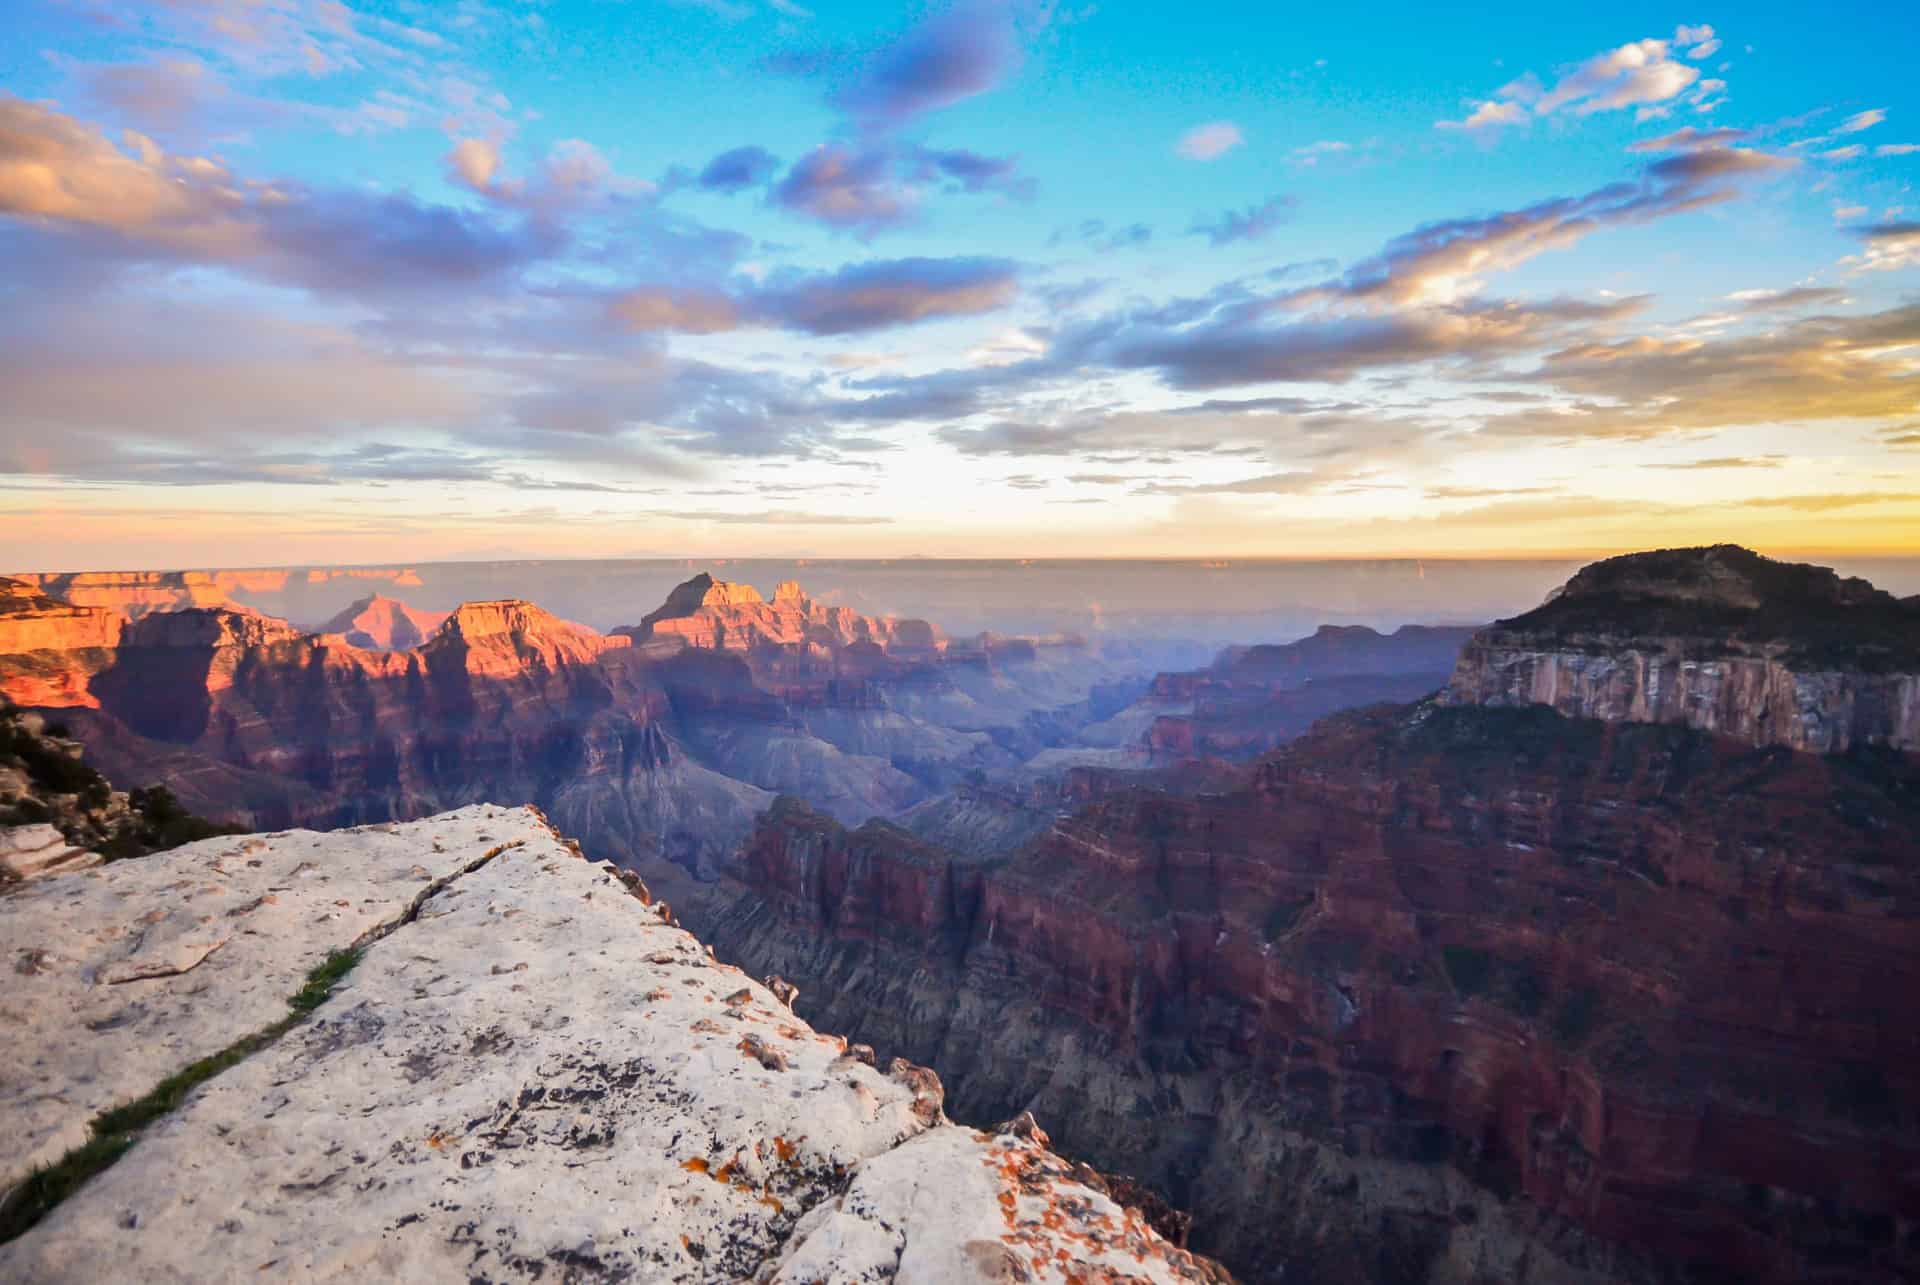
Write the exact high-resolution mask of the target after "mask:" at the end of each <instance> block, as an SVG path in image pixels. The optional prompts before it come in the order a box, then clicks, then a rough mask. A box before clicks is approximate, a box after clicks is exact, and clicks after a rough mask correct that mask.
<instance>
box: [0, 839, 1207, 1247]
mask: <svg viewBox="0 0 1920 1285" xmlns="http://www.w3.org/2000/svg"><path fill="white" fill-rule="evenodd" d="M0 940H5V941H6V942H7V943H9V947H8V948H9V950H10V951H11V952H12V953H14V954H15V956H16V958H15V959H13V960H11V961H10V962H11V963H12V965H13V967H12V968H11V970H10V975H9V984H8V986H7V988H6V990H5V992H4V995H0V1013H3V1014H4V1017H5V1020H6V1022H7V1023H8V1025H9V1029H10V1030H11V1031H13V1032H14V1033H15V1038H12V1039H10V1040H8V1041H6V1042H5V1047H4V1048H0V1127H3V1128H4V1132H5V1134H6V1136H8V1137H10V1138H12V1139H14V1140H15V1143H16V1145H15V1146H14V1147H11V1148H9V1150H8V1154H7V1156H6V1157H4V1160H0V1164H3V1165H4V1168H3V1169H0V1187H6V1188H11V1192H10V1194H9V1195H8V1196H7V1198H6V1201H5V1206H4V1216H3V1217H0V1232H3V1233H11V1234H14V1238H13V1239H11V1240H9V1241H7V1242H6V1243H5V1244H0V1278H5V1279H11V1280H38V1281H82V1280H109V1279H121V1280H126V1279H141V1280H150V1281H183V1280H208V1279H238V1278H241V1277H245V1278H248V1279H256V1278H257V1276H258V1274H259V1273H260V1272H263V1271H271V1272H272V1273H273V1274H274V1275H276V1276H280V1277H291V1278H298V1279H315V1280H325V1279H333V1280H346V1279H468V1280H489V1281H517V1280H537V1279H542V1278H543V1276H550V1277H551V1278H552V1279H559V1280H603V1279H605V1280H617V1279H634V1278H639V1279H646V1280H662V1281H664V1280H672V1281H719V1280H754V1281H762V1282H775V1281H783V1282H784V1281H791V1282H799V1281H820V1280H826V1279H834V1280H855V1279H857V1280H863V1281H892V1280H909V1279H914V1280H942V1281H990V1280H991V1281H1004V1280H1030V1281H1069V1280H1118V1279H1123V1278H1124V1279H1127V1280H1148V1281H1169V1282H1171V1281H1219V1280H1225V1279H1226V1277H1225V1274H1224V1273H1223V1272H1222V1271H1221V1270H1220V1269H1218V1268H1217V1267H1216V1266H1214V1265H1213V1264H1211V1263H1209V1262H1207V1261H1206V1260H1204V1259H1198V1258H1195V1257H1194V1256H1192V1255H1191V1254H1189V1253H1187V1252H1186V1251H1185V1250H1183V1249H1180V1248H1178V1247H1176V1246H1174V1245H1173V1244H1171V1243H1169V1242H1167V1241H1166V1240H1164V1239H1162V1238H1161V1237H1160V1236H1159V1235H1158V1234H1157V1233H1156V1232H1155V1231H1154V1230H1153V1229H1152V1227H1151V1226H1150V1225H1149V1224H1148V1223H1147V1221H1146V1217H1147V1216H1146V1215H1145V1214H1143V1213H1140V1212H1138V1211H1136V1210H1134V1209H1130V1208H1127V1207H1125V1206H1124V1205H1123V1204H1121V1203H1118V1202H1116V1200H1115V1199H1113V1198H1112V1197H1111V1196H1109V1195H1108V1194H1107V1192H1106V1190H1105V1189H1104V1188H1105V1183H1104V1181H1103V1180H1102V1179H1101V1178H1100V1177H1099V1175H1097V1174H1095V1173H1093V1172H1092V1171H1091V1170H1088V1169H1086V1168H1085V1167H1084V1166H1075V1165H1072V1164H1069V1163H1068V1162H1067V1161H1064V1160H1062V1159H1060V1158H1059V1157H1058V1156H1056V1155H1054V1154H1053V1153H1052V1152H1051V1151H1049V1150H1048V1149H1047V1146H1046V1138H1045V1135H1044V1134H1043V1133H1041V1132H1040V1131H1039V1130H1038V1128H1037V1127H1035V1126H1034V1125H1033V1122H1032V1120H1031V1118H1030V1117H1026V1118H1022V1119H1019V1120H1015V1121H1010V1122H1008V1124H1007V1125H1005V1126H1002V1127H1001V1128H1000V1129H999V1130H997V1131H976V1130H972V1129H966V1128H961V1127H959V1126H956V1125H953V1124H951V1123H949V1122H948V1121H947V1120H946V1118H945V1116H944V1114H943V1111H942V1103H943V1093H942V1088H941V1085H940V1082H939V1080H938V1078H937V1077H935V1076H934V1075H933V1073H932V1072H930V1071H927V1070H925V1069H923V1068H920V1067H916V1066H913V1065H910V1064H909V1063H907V1062H904V1061H901V1060H897V1059H896V1060H894V1061H893V1062H892V1063H891V1064H890V1065H889V1066H888V1067H887V1068H885V1069H881V1068H878V1067H876V1066H874V1065H873V1064H872V1062H873V1057H872V1053H871V1051H870V1050H866V1049H863V1048H861V1047H860V1046H851V1047H850V1046H848V1044H847V1043H846V1041H845V1040H843V1039H839V1038H837V1037H833V1036H828V1035H824V1034H820V1033H818V1032H815V1031H814V1030H812V1029H811V1028H810V1027H809V1026H808V1025H807V1024H806V1023H805V1022H803V1021H801V1020H800V1019H799V1018H797V1017H795V1016H794V1015H793V1013H792V1012H791V1011H790V1009H789V1007H788V1005H789V1003H790V1002H791V999H792V991H791V988H789V987H787V986H786V985H785V984H784V983H781V982H779V981H778V979H775V978H769V979H768V983H767V984H766V985H762V984H760V983H757V982H754V981H752V980H751V979H749V978H748V977H746V976H745V975H743V974H742V973H741V972H740V970H738V969H736V968H732V967H729V966H727V965H724V964H720V963H717V962H716V961H715V960H714V958H713V956H712V953H711V951H709V950H708V949H707V948H706V947H704V946H703V945H702V944H701V943H700V942H699V941H697V940H696V939H695V938H693V937H692V936H691V935H689V934H688V933H686V932H684V931H682V930H681V929H679V928H677V927H675V926H674V924H673V921H672V916H671V913H670V912H669V911H668V910H667V909H666V907H665V906H664V905H661V904H658V903H654V902H653V901H652V900H651V898H650V897H649V896H648V895H647V893H646V891H645V889H644V887H643V886H641V885H640V884H639V882H638V880H637V879H635V878H634V877H633V876H631V875H625V874H622V873H620V872H618V871H617V870H615V868H614V867H612V866H611V865H610V864H606V863H599V864H596V863H591V862H589V861H587V860H585V859H584V858H582V857H581V856H580V854H579V851H578V849H577V848H576V847H573V846H572V845H570V844H569V843H567V842H565V841H563V840H561V839H560V838H558V837H557V836H556V834H555V833H554V832H553V831H552V829H551V828H550V827H549V826H548V824H547V822H546V820H545V818H544V817H542V816H541V815H540V814H539V813H538V812H537V811H535V810H533V809H531V808H499V807H492V806H485V805H483V806H476V807H469V808H464V809H461V810H459V811H456V812H451V813H446V814H443V815H440V816H436V817H432V818H429V819H426V820H422V821H417V822H412V823H409V824H405V825H379V826H369V827H362V828H359V829H354V830H345V831H339V832H335V833H331V834H319V833H313V832H308V831H287V832H281V833H276V834H266V835H254V836H245V837H222V838H216V839H210V840H206V841H203V842H199V843H195V844H191V845H188V846H187V847H184V848H180V849H178V850H176V851H174V852H172V853H170V854H167V855H166V856H162V857H154V858H149V859H144V860H139V861H128V862H118V863H114V864H111V865H107V866H101V867H96V868H93V869H89V870H84V871H79V872H75V873H67V874H59V875H54V876H50V877H47V878H44V879H40V880H37V881H34V882H32V883H28V884H21V885H18V886H16V887H15V888H14V889H13V890H12V891H10V892H8V893H7V894H6V895H4V896H0ZM289 997H291V999H289ZM44 1166H51V1168H45V1167H44ZM36 1168H38V1169H39V1171H38V1173H37V1174H35V1173H34V1172H33V1171H34V1170H35V1169H36ZM89 1175H91V1176H89ZM76 1184H78V1185H77V1189H74V1190H72V1191H71V1194H70V1195H67V1197H66V1198H65V1199H64V1200H63V1201H59V1200H58V1199H57V1198H58V1197H59V1196H60V1195H62V1194H64V1191H63V1188H64V1187H74V1186H75V1185H76ZM56 1202H57V1203H56ZM41 1206H51V1207H50V1208H42V1207H41Z"/></svg>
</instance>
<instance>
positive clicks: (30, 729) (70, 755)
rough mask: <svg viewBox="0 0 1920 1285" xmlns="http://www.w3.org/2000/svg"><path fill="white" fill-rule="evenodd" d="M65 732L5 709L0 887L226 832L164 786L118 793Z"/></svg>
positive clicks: (0, 729) (0, 752) (1, 722)
mask: <svg viewBox="0 0 1920 1285" xmlns="http://www.w3.org/2000/svg"><path fill="white" fill-rule="evenodd" d="M67 731H68V729H67V728H66V727H64V726H62V725H57V724H49V723H48V722H47V720H46V719H45V718H43V717H41V716H40V715H39V714H34V713H29V712H27V711H25V710H21V709H17V708H14V707H11V706H6V705H4V704H0V889H4V888H5V887H6V886H7V885H8V884H10V883H14V882H17V881H19V880H23V879H38V878H43V877H45V876H47V875H49V874H54V873H57V872H59V871H63V870H78V869H85V868H87V867H90V866H96V865H99V864H100V863H101V862H102V861H104V860H109V859H116V858H122V857H137V856H143V855H145V854H147V853H150V852H158V851H161V850H163V849H166V848H173V847H178V846H179V845H180V844H183V843H188V842H191V841H192V840H195V839H204V838H206V837H208V836H209V835H215V834H221V833H225V832H226V830H225V828H224V827H221V826H218V825H214V824H213V823H211V822H209V821H206V820H205V819H203V818H201V817H197V816H194V815H193V814H191V813H189V812H188V811H187V810H186V809H185V808H183V807H181V806H180V804H179V802H178V801H177V800H176V799H175V798H174V797H173V793H172V792H171V791H170V790H168V789H167V788H166V787H165V786H154V787H151V788H148V789H144V790H134V791H132V792H131V793H128V792H126V791H122V790H116V789H114V788H113V787H112V786H111V785H110V784H108V782H107V779H106V778H105V777H103V776H101V775H100V773H99V772H97V771H95V770H94V768H93V767H92V765H90V764H89V763H87V762H86V760H85V758H84V747H82V746H81V744H80V742H78V741H76V740H73V739H72V738H71V737H70V736H68V735H67Z"/></svg>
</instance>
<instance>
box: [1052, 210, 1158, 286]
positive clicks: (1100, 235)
mask: <svg viewBox="0 0 1920 1285" xmlns="http://www.w3.org/2000/svg"><path fill="white" fill-rule="evenodd" d="M1152 240H1153V228H1152V227H1150V226H1149V225H1147V224H1145V223H1129V224H1127V225H1125V226H1124V227H1110V226H1109V225H1108V223H1107V221H1106V220H1105V219H1083V220H1082V221H1081V222H1080V223H1078V224H1077V225H1074V226H1071V227H1063V228H1056V229H1054V233H1053V235H1052V236H1050V237H1048V238H1047V246H1048V248H1049V249H1051V248H1052V247H1054V246H1058V245H1061V244H1064V243H1065V242H1067V241H1084V242H1085V243H1086V244H1088V245H1090V246H1092V247H1093V248H1094V249H1096V250H1104V251H1112V250H1126V249H1131V248H1133V247H1135V246H1142V245H1146V244H1148V243H1149V242H1151V241H1152ZM1088 284H1092V285H1094V286H1095V287H1096V288H1097V285H1098V283H1088Z"/></svg>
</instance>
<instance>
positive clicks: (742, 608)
mask: <svg viewBox="0 0 1920 1285" xmlns="http://www.w3.org/2000/svg"><path fill="white" fill-rule="evenodd" d="M614 632H616V633H628V634H631V635H633V636H634V637H636V638H640V639H647V638H657V639H663V640H666V639H675V640H679V641H681V642H683V643H684V644H685V645H687V646H690V647H708V648H722V649H726V650H730V651H743V652H744V651H753V650H755V649H756V648H767V647H774V648H779V647H805V648H812V649H817V650H818V651H819V652H820V653H821V654H822V655H825V654H827V653H830V652H831V651H833V650H834V649H838V648H843V647H851V646H853V645H854V644H856V643H872V644H876V645H878V646H880V647H881V648H883V649H884V650H887V651H895V650H899V651H902V652H905V653H911V654H915V655H919V654H924V653H931V652H934V651H937V650H938V648H939V646H940V635H939V632H938V631H937V630H935V629H934V628H933V626H932V625H930V624H928V623H927V622H926V621H924V620H900V619H896V618H894V617H891V616H863V615H861V614H860V613H859V612H857V611H854V610H853V609H852V608H850V607H837V606H834V605H832V604H830V603H824V602H816V601H815V600H813V599H812V598H809V597H808V596H807V594H806V592H805V591H804V590H803V589H801V587H800V586H799V584H798V583H796V582H794V581H792V580H788V581H784V582H782V583H781V585H780V586H779V588H778V589H776V590H775V591H774V595H773V600H772V601H771V602H769V601H767V600H766V599H764V598H762V597H761V596H760V592H759V590H757V589H755V588H754V587H753V586H752V585H747V584H735V583H732V582H730V581H726V580H715V579H714V578H713V577H712V576H710V575H708V574H706V573H705V572H702V573H701V574H700V575H697V576H695V577H693V578H692V579H691V580H688V581H687V582H685V583H684V584H682V585H680V586H678V587H677V588H675V589H674V590H673V592H672V593H670V594H669V595H668V596H667V601H666V602H665V603H664V604H663V605H662V606H661V607H660V609H659V610H657V611H653V612H650V613H648V615H647V616H646V617H645V618H644V619H643V620H642V621H641V622H640V624H639V625H637V626H634V627H632V628H630V629H621V630H615V631H614Z"/></svg>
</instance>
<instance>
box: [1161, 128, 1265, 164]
mask: <svg viewBox="0 0 1920 1285" xmlns="http://www.w3.org/2000/svg"><path fill="white" fill-rule="evenodd" d="M1246 141H1247V140H1246V137H1245V136H1244V135H1243V134H1241V132H1240V127H1239V126H1238V125H1236V124H1234V123H1233V122H1232V121H1230V120H1216V121H1210V122H1208V123H1207V124H1205V125H1195V126H1194V127H1193V128H1192V129H1190V130H1188V131H1187V132H1186V133H1184V134H1182V135H1181V136H1180V141H1179V142H1177V143H1175V144H1174V145H1173V150H1174V151H1176V152H1178V153H1179V154H1180V155H1182V156H1184V157H1186V158H1187V159H1188V160H1190V161H1217V160H1219V159H1220V158H1221V157H1222V156H1225V155H1226V154H1227V153H1228V152H1230V151H1232V150H1233V149H1234V148H1236V147H1239V146H1240V145H1241V144H1243V143H1245V142H1246Z"/></svg>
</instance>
